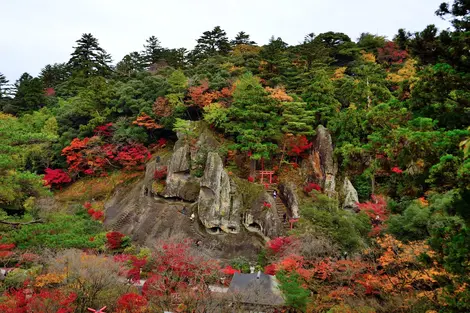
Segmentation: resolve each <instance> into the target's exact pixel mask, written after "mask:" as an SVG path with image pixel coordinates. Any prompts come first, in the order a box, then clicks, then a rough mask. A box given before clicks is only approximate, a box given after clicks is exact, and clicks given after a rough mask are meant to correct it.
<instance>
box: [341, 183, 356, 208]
mask: <svg viewBox="0 0 470 313" xmlns="http://www.w3.org/2000/svg"><path fill="white" fill-rule="evenodd" d="M342 193H343V196H344V202H343V209H349V210H356V209H357V203H358V202H359V197H358V195H357V191H356V189H355V188H354V186H353V184H352V183H351V181H350V180H349V179H348V178H347V177H346V178H345V179H344V184H343V192H342Z"/></svg>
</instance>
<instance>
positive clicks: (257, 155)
mask: <svg viewBox="0 0 470 313" xmlns="http://www.w3.org/2000/svg"><path fill="white" fill-rule="evenodd" d="M227 117H228V122H227V123H226V124H225V128H226V129H227V131H228V132H230V133H234V134H235V135H236V140H237V142H238V144H239V146H240V149H241V150H242V151H251V153H252V155H251V158H252V159H254V160H259V159H261V158H269V156H270V155H271V154H272V153H273V152H274V151H275V150H276V149H277V145H276V144H275V143H273V141H274V140H275V139H276V138H277V137H278V135H279V129H280V125H279V119H280V118H279V115H278V109H277V106H276V100H274V99H272V98H270V97H268V94H267V92H266V91H265V90H264V88H263V87H262V86H261V84H260V82H259V80H258V79H257V78H256V77H254V76H253V75H252V74H245V75H243V76H242V77H241V78H240V80H238V81H237V83H236V88H235V91H234V93H233V104H232V106H231V107H230V108H229V109H228V114H227Z"/></svg>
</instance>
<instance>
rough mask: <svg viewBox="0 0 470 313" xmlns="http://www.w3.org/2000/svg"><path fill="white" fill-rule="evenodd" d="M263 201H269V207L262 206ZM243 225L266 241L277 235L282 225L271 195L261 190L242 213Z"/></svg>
mask: <svg viewBox="0 0 470 313" xmlns="http://www.w3.org/2000/svg"><path fill="white" fill-rule="evenodd" d="M265 202H266V203H269V204H270V205H271V208H266V207H264V205H263V204H264V203H265ZM243 225H244V226H245V228H246V229H247V230H248V231H249V232H252V233H256V234H258V235H259V236H261V237H262V238H263V239H264V240H266V241H267V240H269V239H270V238H276V237H279V236H280V234H281V232H280V229H281V226H282V225H281V221H280V219H279V216H278V214H277V209H276V201H275V200H274V199H273V197H272V196H271V195H269V194H268V193H266V192H263V193H262V194H261V195H260V196H259V197H258V199H256V200H255V201H254V202H253V203H251V204H250V206H249V209H248V210H247V211H246V212H245V213H244V214H243Z"/></svg>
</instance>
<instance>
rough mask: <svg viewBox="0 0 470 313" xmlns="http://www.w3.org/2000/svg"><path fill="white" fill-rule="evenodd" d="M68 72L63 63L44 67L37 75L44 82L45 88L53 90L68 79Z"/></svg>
mask: <svg viewBox="0 0 470 313" xmlns="http://www.w3.org/2000/svg"><path fill="white" fill-rule="evenodd" d="M69 76H70V75H69V70H68V68H67V64H65V63H54V64H53V65H50V64H48V65H46V66H45V67H44V68H43V69H42V70H41V73H39V77H40V78H41V79H42V81H43V82H44V86H45V87H46V88H54V87H56V86H57V85H58V84H60V83H63V82H64V81H66V80H67V78H68V77H69Z"/></svg>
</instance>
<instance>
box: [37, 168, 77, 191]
mask: <svg viewBox="0 0 470 313" xmlns="http://www.w3.org/2000/svg"><path fill="white" fill-rule="evenodd" d="M44 172H45V175H44V180H45V184H46V186H51V187H62V185H64V184H68V183H70V182H71V181H72V178H71V177H70V176H69V174H67V173H66V172H64V170H62V169H55V170H54V169H51V168H46V169H45V170H44Z"/></svg>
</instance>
